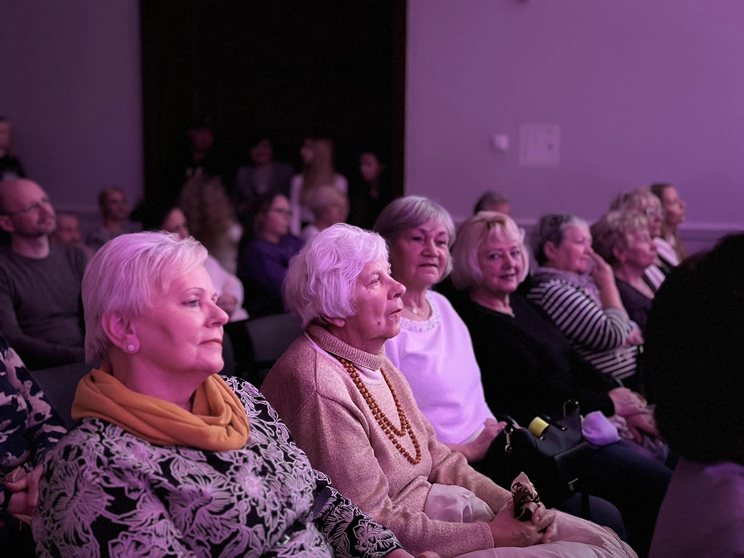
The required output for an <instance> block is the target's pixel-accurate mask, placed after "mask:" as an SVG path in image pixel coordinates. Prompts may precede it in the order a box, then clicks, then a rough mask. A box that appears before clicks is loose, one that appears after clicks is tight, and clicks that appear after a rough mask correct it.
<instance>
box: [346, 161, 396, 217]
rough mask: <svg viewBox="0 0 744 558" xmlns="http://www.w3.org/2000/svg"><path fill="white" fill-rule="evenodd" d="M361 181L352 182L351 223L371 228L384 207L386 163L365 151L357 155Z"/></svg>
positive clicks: (386, 180) (386, 182)
mask: <svg viewBox="0 0 744 558" xmlns="http://www.w3.org/2000/svg"><path fill="white" fill-rule="evenodd" d="M359 174H360V175H361V177H362V179H361V181H357V182H355V183H354V185H353V187H352V189H351V193H350V201H351V217H350V219H349V222H350V223H351V224H352V225H355V226H357V227H361V228H363V229H367V230H371V229H372V227H373V226H374V224H375V220H376V219H377V217H378V215H380V212H382V210H383V209H384V208H385V205H386V201H385V195H384V194H385V192H386V190H387V187H388V173H387V165H385V164H383V163H381V162H380V160H379V158H378V157H377V155H375V154H374V153H372V152H371V151H365V152H364V153H362V155H361V156H360V157H359Z"/></svg>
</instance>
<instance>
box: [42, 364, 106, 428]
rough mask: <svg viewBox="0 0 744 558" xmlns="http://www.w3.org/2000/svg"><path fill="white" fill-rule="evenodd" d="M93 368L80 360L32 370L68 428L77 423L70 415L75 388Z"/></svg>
mask: <svg viewBox="0 0 744 558" xmlns="http://www.w3.org/2000/svg"><path fill="white" fill-rule="evenodd" d="M91 368H92V367H91V366H90V365H89V364H86V363H84V362H78V363H76V364H66V365H64V366H56V367H55V368H47V369H45V370H34V371H31V376H32V377H33V378H34V380H36V383H38V384H39V387H41V390H42V391H43V392H44V394H45V395H46V396H47V399H48V400H49V403H50V404H51V406H52V408H53V409H54V410H55V411H57V413H59V416H60V418H61V419H62V420H63V421H64V423H65V428H67V429H68V430H69V429H70V428H72V427H73V425H74V424H75V421H74V420H72V416H70V414H71V412H72V403H73V401H75V390H77V386H78V383H79V382H80V380H82V378H83V376H85V375H86V374H87V373H88V372H90V369H91Z"/></svg>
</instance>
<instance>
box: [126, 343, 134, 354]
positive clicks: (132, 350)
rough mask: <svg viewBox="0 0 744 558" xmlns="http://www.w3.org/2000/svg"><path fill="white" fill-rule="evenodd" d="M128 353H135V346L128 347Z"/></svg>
mask: <svg viewBox="0 0 744 558" xmlns="http://www.w3.org/2000/svg"><path fill="white" fill-rule="evenodd" d="M127 351H129V352H130V353H133V352H134V345H131V344H130V345H127Z"/></svg>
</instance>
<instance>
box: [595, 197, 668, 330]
mask: <svg viewBox="0 0 744 558" xmlns="http://www.w3.org/2000/svg"><path fill="white" fill-rule="evenodd" d="M590 230H591V233H592V238H593V239H594V240H593V244H592V246H593V248H594V251H595V252H597V254H599V255H600V256H601V257H602V258H603V259H604V260H605V261H606V262H607V263H608V264H610V266H612V269H613V271H614V272H615V283H616V284H617V289H618V291H619V292H620V299H621V300H622V303H623V306H624V307H625V310H626V311H627V312H628V316H629V317H630V319H631V320H633V322H635V323H636V324H638V327H639V328H640V330H641V333H643V332H644V331H645V329H646V321H647V320H648V313H649V311H650V310H651V302H652V301H653V298H654V293H656V288H655V287H654V286H653V284H650V283H648V282H647V281H646V276H645V272H646V269H648V267H649V266H650V265H653V262H654V261H655V260H656V255H657V249H656V241H655V240H652V239H651V235H650V234H649V232H648V219H647V218H646V216H645V215H642V214H641V213H638V212H637V211H610V212H609V213H607V214H606V215H604V216H603V217H602V218H601V219H600V220H599V221H598V222H597V223H595V224H594V225H592V227H591V229H590Z"/></svg>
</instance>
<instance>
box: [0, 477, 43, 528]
mask: <svg viewBox="0 0 744 558" xmlns="http://www.w3.org/2000/svg"><path fill="white" fill-rule="evenodd" d="M16 471H21V473H23V470H22V469H16ZM14 473H15V471H14ZM14 476H17V475H13V473H11V475H10V477H11V478H13V477H14ZM40 478H41V465H39V466H37V467H36V468H35V469H33V470H32V471H31V472H30V473H28V474H27V475H24V476H22V477H21V478H20V479H18V480H11V481H6V482H5V490H6V491H7V492H10V493H11V496H10V501H9V502H8V513H9V514H11V515H14V516H16V517H18V518H19V519H22V520H24V521H27V522H30V520H31V518H32V517H33V516H34V515H35V514H36V506H38V505H39V479H40Z"/></svg>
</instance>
